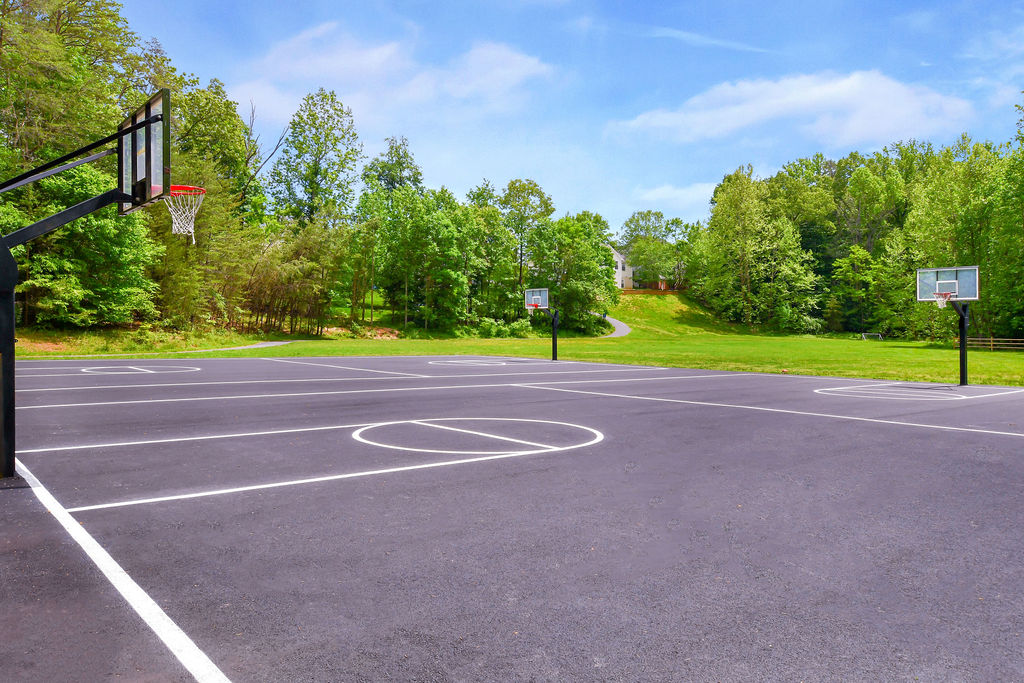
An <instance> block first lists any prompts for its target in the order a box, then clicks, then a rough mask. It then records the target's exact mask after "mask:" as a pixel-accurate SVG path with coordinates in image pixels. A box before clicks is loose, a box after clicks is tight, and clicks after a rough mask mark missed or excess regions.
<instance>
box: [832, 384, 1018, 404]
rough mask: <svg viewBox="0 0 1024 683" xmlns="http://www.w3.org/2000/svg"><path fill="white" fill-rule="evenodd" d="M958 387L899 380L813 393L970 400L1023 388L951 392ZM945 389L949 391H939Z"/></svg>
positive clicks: (933, 399) (844, 395)
mask: <svg viewBox="0 0 1024 683" xmlns="http://www.w3.org/2000/svg"><path fill="white" fill-rule="evenodd" d="M957 388H959V387H951V386H950V387H947V386H941V385H940V386H920V387H915V386H907V385H901V384H900V383H899V382H887V383H884V384H858V385H848V386H843V387H828V388H825V389H815V390H814V393H816V394H823V395H825V396H843V397H847V398H871V399H876V398H877V399H880V400H889V401H910V400H917V401H971V400H974V399H977V398H993V397H997V396H1008V395H1011V394H1019V393H1022V392H1024V389H1009V390H1006V391H996V392H991V393H988V394H974V395H971V394H956V393H952V392H953V391H955V390H956V389H957ZM943 390H947V391H949V392H950V393H939V392H942V391H943Z"/></svg>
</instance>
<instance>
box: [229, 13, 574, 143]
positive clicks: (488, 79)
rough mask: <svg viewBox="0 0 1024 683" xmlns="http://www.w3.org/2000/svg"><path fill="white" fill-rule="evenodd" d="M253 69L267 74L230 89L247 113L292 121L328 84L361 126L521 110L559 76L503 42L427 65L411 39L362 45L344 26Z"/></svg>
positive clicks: (319, 32) (303, 37) (312, 33)
mask: <svg viewBox="0 0 1024 683" xmlns="http://www.w3.org/2000/svg"><path fill="white" fill-rule="evenodd" d="M252 71H255V72H257V73H259V74H260V76H259V77H258V78H256V79H251V80H246V81H245V82H242V83H237V84H233V85H232V86H231V87H230V92H231V95H232V97H233V98H234V99H235V100H236V101H238V102H239V103H240V104H241V105H242V106H241V108H242V109H244V110H245V111H246V113H247V112H248V102H249V101H250V100H253V101H254V102H255V103H256V106H257V113H258V114H259V115H260V117H261V118H265V119H269V120H271V121H272V122H274V123H286V122H287V121H288V120H289V119H290V118H291V115H292V113H294V111H295V107H296V106H297V104H298V103H299V102H300V101H301V99H302V97H303V96H304V95H305V94H306V93H308V92H311V91H313V90H316V89H317V88H320V87H324V88H327V89H329V90H334V91H335V92H337V94H338V96H339V98H340V99H341V100H342V101H343V102H344V103H345V104H346V105H347V106H349V107H351V108H352V110H353V113H354V114H355V115H356V117H357V123H358V124H359V125H360V126H361V127H362V126H363V125H364V124H366V123H367V122H373V123H379V124H382V125H386V124H387V123H389V122H390V121H393V120H396V119H398V118H402V117H403V115H404V117H407V116H408V109H409V108H410V107H415V108H416V112H417V116H418V117H419V118H420V119H423V120H429V119H431V118H434V119H445V120H448V121H461V120H466V119H471V118H480V117H482V116H485V115H494V114H496V113H502V112H514V111H516V110H518V109H519V108H521V107H522V106H523V104H524V103H525V102H526V101H527V100H528V99H529V96H530V93H531V86H532V85H533V84H534V83H536V82H539V81H543V80H545V79H548V78H550V77H551V76H552V75H554V68H553V67H551V66H550V65H548V64H545V63H544V62H543V61H541V60H540V59H538V58H537V57H534V56H532V55H528V54H524V53H522V52H520V51H518V50H516V49H515V48H513V47H511V46H509V45H506V44H503V43H496V42H478V43H476V44H474V45H472V46H471V47H470V48H469V49H468V50H467V51H465V52H463V53H461V54H457V55H455V56H454V57H453V58H452V59H451V60H450V61H448V62H447V63H444V64H424V63H420V62H419V61H417V60H416V58H415V56H414V50H413V45H412V43H411V41H404V42H403V41H387V42H380V43H372V42H365V41H361V40H358V39H356V38H353V37H352V36H350V35H348V34H347V33H345V32H344V31H343V30H342V29H341V28H340V26H339V25H338V23H337V22H327V23H324V24H320V25H318V26H315V27H312V28H310V29H307V30H305V31H303V32H301V33H299V34H297V35H294V36H291V37H289V38H287V39H285V40H283V41H281V42H278V43H276V44H275V45H273V46H272V47H271V48H270V50H269V51H268V52H267V53H266V54H265V55H264V56H263V57H261V58H260V59H259V60H257V62H256V64H255V65H254V68H253V69H252ZM289 107H290V109H289V110H288V111H285V109H286V108H289ZM403 120H404V119H403Z"/></svg>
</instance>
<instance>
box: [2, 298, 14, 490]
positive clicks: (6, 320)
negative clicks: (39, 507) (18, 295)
mask: <svg viewBox="0 0 1024 683" xmlns="http://www.w3.org/2000/svg"><path fill="white" fill-rule="evenodd" d="M14 424H15V421H14V291H13V290H9V291H3V292H0V437H2V439H3V444H2V448H3V476H4V477H5V478H6V477H13V476H14V474H15V472H14V436H15V432H14Z"/></svg>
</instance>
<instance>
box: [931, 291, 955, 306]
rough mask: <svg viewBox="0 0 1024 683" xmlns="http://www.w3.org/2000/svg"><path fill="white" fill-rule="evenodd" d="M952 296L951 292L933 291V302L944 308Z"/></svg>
mask: <svg viewBox="0 0 1024 683" xmlns="http://www.w3.org/2000/svg"><path fill="white" fill-rule="evenodd" d="M952 296H953V292H935V303H936V304H938V306H939V308H945V307H946V304H948V303H949V300H950V298H951V297H952Z"/></svg>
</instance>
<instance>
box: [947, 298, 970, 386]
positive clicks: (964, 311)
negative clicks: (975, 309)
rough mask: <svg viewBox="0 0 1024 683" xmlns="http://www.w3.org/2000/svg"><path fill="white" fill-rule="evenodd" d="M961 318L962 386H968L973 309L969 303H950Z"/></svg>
mask: <svg viewBox="0 0 1024 683" xmlns="http://www.w3.org/2000/svg"><path fill="white" fill-rule="evenodd" d="M950 303H952V304H953V308H955V309H956V312H957V313H958V314H959V316H960V386H962V387H966V386H967V327H968V326H969V325H970V322H971V321H970V315H971V308H970V304H968V303H966V302H965V303H962V304H961V303H960V302H958V301H952V302H950Z"/></svg>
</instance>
